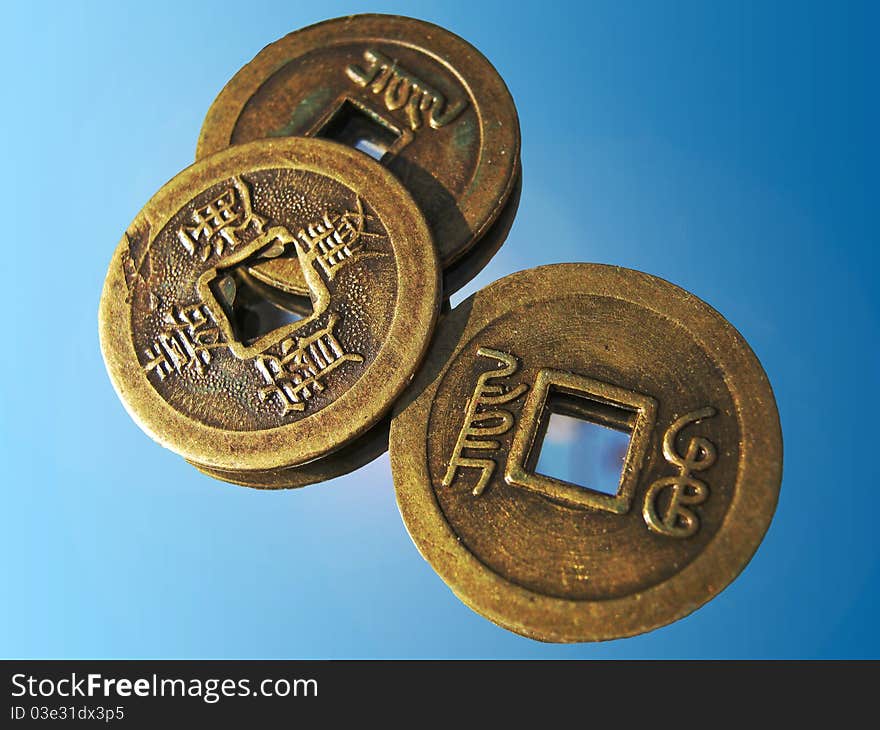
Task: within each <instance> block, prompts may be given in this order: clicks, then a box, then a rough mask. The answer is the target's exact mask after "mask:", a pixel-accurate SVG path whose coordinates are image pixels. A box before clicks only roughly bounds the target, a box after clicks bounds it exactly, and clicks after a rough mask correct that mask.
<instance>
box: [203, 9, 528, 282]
mask: <svg viewBox="0 0 880 730" xmlns="http://www.w3.org/2000/svg"><path fill="white" fill-rule="evenodd" d="M286 135H308V136H324V137H329V138H332V139H336V140H338V141H341V142H345V143H347V144H352V145H353V144H357V143H358V142H363V141H364V140H366V147H364V146H363V145H361V147H362V148H364V149H366V148H371V149H372V150H373V154H380V155H381V154H382V152H383V151H384V156H382V164H383V165H385V166H386V167H387V168H388V169H389V170H391V172H393V173H394V175H395V176H396V177H397V178H398V179H399V180H400V181H401V182H402V183H403V184H404V185H405V186H406V188H407V190H409V191H410V193H411V194H412V196H413V198H414V199H415V200H416V203H417V204H418V205H419V207H420V208H421V209H422V211H423V213H424V214H425V218H426V219H427V221H428V225H429V227H430V228H431V231H432V233H433V235H434V240H435V243H436V246H437V251H438V256H439V258H440V261H441V263H442V265H443V266H444V267H448V266H450V265H452V264H453V263H454V262H455V261H456V260H458V259H459V258H460V257H462V256H463V255H464V254H465V253H466V252H467V251H468V250H469V249H470V248H471V247H472V246H473V245H474V244H475V242H476V241H478V240H479V239H480V238H482V237H483V236H484V235H486V234H487V233H488V232H489V231H490V230H491V228H492V225H493V223H494V222H495V220H496V218H497V217H498V216H499V215H500V214H501V212H502V210H503V209H504V206H505V204H506V202H507V199H508V197H509V195H510V193H511V191H512V190H513V189H514V185H515V182H516V178H517V176H518V174H519V144H520V139H519V122H518V119H517V115H516V109H515V107H514V104H513V100H512V98H511V96H510V93H509V92H508V90H507V87H506V86H505V84H504V82H503V80H502V79H501V77H500V76H499V75H498V72H497V71H496V70H495V69H494V67H493V66H492V65H491V63H489V61H488V60H486V58H485V57H484V56H483V55H482V54H480V52H479V51H477V50H476V49H475V48H474V47H473V46H471V45H470V44H469V43H467V42H466V41H464V40H462V39H461V38H459V37H458V36H456V35H454V34H453V33H450V32H449V31H447V30H444V29H443V28H440V27H438V26H435V25H432V24H430V23H426V22H424V21H420V20H414V19H411V18H402V17H398V16H393V15H356V16H351V17H346V18H337V19H335V20H328V21H325V22H323V23H319V24H317V25H314V26H310V27H308V28H304V29H302V30H298V31H295V32H293V33H290V34H289V35H287V36H285V37H284V38H282V39H280V40H278V41H276V42H275V43H272V44H271V45H269V46H267V47H266V48H264V49H263V50H262V51H261V52H260V53H259V54H258V55H257V56H256V58H254V59H253V60H252V61H251V62H250V63H249V64H247V65H246V66H245V67H244V68H242V69H241V70H240V71H239V72H238V73H237V74H236V75H235V77H234V78H233V79H232V80H231V81H230V82H229V83H228V84H227V85H226V87H225V88H224V89H223V91H221V93H220V94H219V96H218V97H217V99H216V100H215V101H214V103H213V105H212V106H211V109H210V111H209V112H208V115H207V117H206V119H205V122H204V125H203V127H202V131H201V135H200V138H199V144H198V150H197V157H202V156H204V155H205V154H209V153H211V152H216V151H218V150H221V149H223V148H225V147H227V146H229V145H230V144H237V143H241V142H246V141H250V140H253V139H260V138H264V137H281V136H286ZM502 230H503V231H504V232H505V233H506V229H505V228H503V227H502V228H499V229H497V230H496V231H495V233H494V241H493V244H494V245H500V243H501V242H503V237H501V236H499V233H500V232H501V231H502ZM499 239H500V240H499ZM486 250H488V249H486ZM477 260H478V259H477V258H474V259H473V260H472V264H471V270H473V265H474V263H475V262H476V261H477ZM464 271H465V269H460V270H459V274H460V273H463V272H464ZM253 273H254V275H255V276H257V277H259V278H261V279H262V280H263V281H265V282H267V283H270V284H272V285H273V286H275V287H277V288H282V289H287V290H289V291H292V292H295V293H302V292H304V291H305V288H304V287H305V284H304V282H303V281H302V279H301V276H300V273H299V268H298V267H297V265H296V263H295V262H293V261H290V260H285V258H284V257H281V258H276V259H273V260H271V261H266V262H262V263H260V264H258V265H256V266H255V267H254V270H253ZM461 278H462V277H460V276H458V275H456V276H452V277H450V278H449V283H450V284H455V283H457V282H458V281H460V280H461ZM465 281H466V279H465ZM451 293H452V290H451V289H450V288H448V287H447V289H446V295H447V296H448V295H449V294H451Z"/></svg>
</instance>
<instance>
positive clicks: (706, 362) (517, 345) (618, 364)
mask: <svg viewBox="0 0 880 730" xmlns="http://www.w3.org/2000/svg"><path fill="white" fill-rule="evenodd" d="M390 450H391V464H392V469H393V473H394V483H395V489H396V491H397V499H398V504H399V506H400V510H401V513H402V515H403V518H404V521H405V523H406V525H407V528H408V530H409V532H410V534H411V536H412V538H413V540H414V541H415V543H416V545H417V546H418V548H419V550H421V551H422V554H423V555H424V556H425V558H426V559H427V560H428V561H429V562H430V563H431V564H432V565H433V567H434V568H435V569H436V570H437V571H438V572H439V573H440V575H441V577H442V578H443V579H444V580H446V581H447V583H449V585H450V586H451V588H452V589H453V591H455V592H456V594H457V595H458V596H459V597H460V598H461V599H462V600H463V601H464V602H465V603H467V604H468V605H469V606H471V607H472V608H474V609H475V610H476V611H478V612H480V613H482V614H483V615H485V616H487V617H489V618H490V619H492V620H493V621H495V622H497V623H499V624H500V625H502V626H505V627H507V628H509V629H511V630H513V631H517V632H519V633H522V634H525V635H527V636H531V637H534V638H539V639H543V640H548V641H586V640H599V639H609V638H616V637H621V636H629V635H632V634H636V633H640V632H643V631H648V630H650V629H652V628H656V627H657V626H661V625H663V624H666V623H669V622H671V621H673V620H675V619H678V618H680V617H682V616H684V615H686V614H687V613H689V612H691V611H693V610H694V609H695V608H697V607H698V606H699V605H701V604H702V603H704V602H705V601H707V600H709V599H710V598H711V597H712V596H714V595H715V594H716V593H718V592H719V591H720V590H721V589H722V588H723V587H724V586H726V585H727V584H728V583H729V582H730V581H731V580H733V579H734V578H735V577H736V575H737V574H738V573H739V571H740V570H741V569H742V568H743V567H744V566H745V564H746V563H747V562H748V560H749V559H750V557H751V556H752V554H753V553H754V551H755V550H756V548H757V546H758V544H759V543H760V541H761V539H762V537H763V534H764V532H765V530H766V529H767V526H768V525H769V523H770V520H771V518H772V515H773V512H774V509H775V505H776V500H777V495H778V491H779V484H780V478H781V466H782V461H781V460H782V444H781V433H780V429H779V419H778V414H777V412H776V407H775V404H774V400H773V393H772V391H771V389H770V385H769V383H768V381H767V378H766V376H765V374H764V371H763V370H762V368H761V365H760V363H759V362H758V360H757V359H756V358H755V356H754V354H753V353H752V352H751V350H750V349H749V347H748V345H747V344H746V342H745V341H744V340H743V339H742V337H741V336H740V335H739V333H737V332H736V330H735V329H734V328H733V327H732V326H731V325H730V324H729V323H728V322H727V321H726V320H724V319H723V318H722V317H721V316H720V315H719V314H718V313H717V312H715V311H714V310H712V309H711V308H710V307H709V306H708V305H706V304H704V303H703V302H701V301H699V300H698V299H697V298H696V297H694V296H693V295H690V294H688V293H687V292H684V291H683V290H681V289H679V288H677V287H675V286H673V285H671V284H669V283H667V282H664V281H662V280H660V279H657V278H655V277H651V276H648V275H646V274H641V273H638V272H634V271H630V270H627V269H621V268H617V267H609V266H599V265H590V264H560V265H554V266H545V267H541V268H538V269H533V270H530V271H525V272H521V273H519V274H514V275H512V276H509V277H506V278H504V279H502V280H501V281H498V282H496V283H494V284H492V285H491V286H489V287H487V288H486V289H484V290H482V291H480V292H478V293H477V294H476V295H474V296H473V297H471V298H469V299H467V300H465V301H464V302H463V303H462V304H460V305H459V306H458V307H456V308H455V309H453V310H452V311H451V312H450V313H449V314H448V315H446V316H445V317H444V318H443V321H442V325H441V326H440V327H439V328H438V332H437V336H436V337H435V340H434V342H433V343H432V346H431V350H430V351H429V355H428V357H427V359H426V362H425V364H424V366H423V368H422V370H421V371H420V374H419V375H418V376H417V379H416V381H415V382H414V384H413V386H412V387H411V388H410V389H409V390H408V391H407V393H406V394H405V396H404V397H403V398H402V399H401V401H400V402H399V403H398V405H397V406H396V407H395V417H394V419H393V421H392V427H391V437H390Z"/></svg>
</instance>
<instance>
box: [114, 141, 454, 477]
mask: <svg viewBox="0 0 880 730" xmlns="http://www.w3.org/2000/svg"><path fill="white" fill-rule="evenodd" d="M291 250H292V251H294V252H295V260H296V261H297V263H298V265H299V266H300V268H301V275H302V278H303V281H305V282H306V283H307V285H308V297H305V298H302V297H300V298H299V299H298V301H297V303H296V304H295V305H291V306H290V307H288V308H287V309H285V308H282V307H279V306H278V302H277V301H276V302H270V301H268V299H266V298H265V297H264V296H263V293H261V292H260V291H257V290H255V289H253V288H252V287H251V286H250V285H249V283H248V279H247V276H245V275H243V269H247V268H249V267H250V266H251V265H252V264H253V263H254V262H256V261H261V260H265V259H271V258H275V257H278V256H283V255H286V254H287V253H288V252H290V251H291ZM438 279H439V276H438V268H437V263H436V256H435V253H434V248H433V245H432V241H431V235H430V232H429V230H428V227H427V225H426V224H425V220H424V217H423V216H422V214H421V212H420V211H419V209H418V206H417V205H416V204H415V202H414V201H413V200H412V198H411V196H410V195H409V194H408V193H407V191H406V190H405V189H404V188H403V186H402V185H401V184H400V183H399V182H398V181H397V180H396V178H394V176H393V175H391V174H390V173H389V172H388V171H387V170H386V169H385V168H383V167H382V166H381V165H379V164H378V163H376V162H375V161H374V160H371V159H369V158H368V157H367V156H365V155H362V154H360V153H359V152H357V151H355V150H353V149H351V148H349V147H345V146H343V145H340V144H337V143H334V142H329V141H326V140H319V139H294V138H285V139H278V140H264V141H259V142H254V143H250V144H247V145H241V146H237V147H234V148H230V149H228V150H225V151H223V152H220V153H218V154H217V155H212V156H210V157H207V158H205V159H204V160H202V161H200V162H198V163H196V164H195V165H193V166H192V167H190V168H188V169H187V170H184V171H183V172H182V173H180V174H179V175H178V176H177V177H175V178H174V179H173V180H172V181H171V182H169V183H168V184H166V185H165V186H164V187H163V188H162V189H161V190H160V191H159V192H158V193H157V194H156V195H155V196H154V197H153V198H152V199H151V200H150V202H149V203H147V205H146V206H145V208H144V209H143V210H142V211H141V213H140V214H139V215H138V216H137V218H135V220H134V222H133V223H132V225H131V226H130V227H129V229H128V231H127V232H126V234H125V235H124V236H123V238H122V241H121V242H120V244H119V246H118V248H117V250H116V253H115V254H114V257H113V260H112V262H111V264H110V270H109V272H108V274H107V279H106V282H105V285H104V291H103V294H102V298H101V305H100V313H99V320H100V321H99V325H100V335H101V347H102V351H103V354H104V359H105V362H106V364H107V368H108V371H109V373H110V377H111V380H112V381H113V384H114V386H115V387H116V390H117V392H118V393H119V395H120V397H121V399H122V401H123V403H124V404H125V406H126V408H127V409H128V410H129V412H130V413H131V414H132V416H133V417H134V418H135V420H136V421H137V422H138V423H139V424H140V425H141V427H142V428H143V429H144V430H145V431H147V433H148V434H150V435H151V436H152V437H153V438H154V439H156V440H157V441H159V442H160V443H161V444H163V445H164V446H167V447H168V448H170V449H172V450H174V451H176V452H177V453H179V454H181V455H182V456H184V457H185V458H186V459H188V460H190V461H193V462H196V463H198V464H200V465H204V466H205V467H208V468H213V469H221V470H258V471H265V470H274V469H281V468H284V467H288V466H292V465H296V464H302V463H306V462H309V461H311V460H313V459H317V458H319V457H322V456H325V455H327V454H329V453H331V452H333V451H335V450H336V449H340V448H342V447H343V446H344V445H345V444H347V443H349V442H351V441H352V440H354V439H355V438H356V437H358V436H360V435H361V434H363V433H365V432H366V431H367V430H368V429H369V428H370V427H371V426H372V425H374V424H375V423H377V422H378V421H379V419H380V418H381V417H382V416H383V414H385V413H386V412H387V411H388V409H389V408H390V406H391V404H392V403H393V401H394V399H395V398H396V397H397V395H398V394H399V393H400V391H401V390H402V389H403V387H404V386H405V385H406V384H407V383H408V382H409V380H410V379H411V377H412V375H413V372H414V371H415V369H416V367H417V365H418V363H419V362H420V360H421V358H422V356H423V354H424V351H425V348H426V346H427V342H428V340H429V337H430V334H431V331H432V328H433V323H434V319H435V316H436V312H437V309H438V304H439V281H438Z"/></svg>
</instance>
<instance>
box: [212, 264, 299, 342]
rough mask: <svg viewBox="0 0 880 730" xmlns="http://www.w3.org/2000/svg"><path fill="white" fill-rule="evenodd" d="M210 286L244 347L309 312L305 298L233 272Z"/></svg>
mask: <svg viewBox="0 0 880 730" xmlns="http://www.w3.org/2000/svg"><path fill="white" fill-rule="evenodd" d="M212 287H213V289H214V294H215V295H216V297H217V300H218V301H219V302H220V303H221V305H222V306H223V309H224V310H225V312H226V316H227V317H228V318H229V321H230V323H231V324H232V331H233V332H234V333H235V338H236V340H238V341H239V342H241V343H242V344H244V345H247V346H250V345H251V344H253V343H254V342H255V341H256V340H258V339H259V338H260V337H262V336H263V335H267V334H269V333H270V332H273V331H275V330H277V329H280V328H281V327H284V326H285V325H288V324H292V323H293V322H298V321H299V320H301V319H305V318H306V317H308V316H309V315H311V314H312V312H313V309H312V301H311V299H309V297H304V296H296V295H293V294H288V293H287V292H283V291H280V290H276V289H274V288H273V287H269V286H268V285H257V284H254V283H252V282H251V281H250V279H249V278H247V277H244V276H242V275H241V274H240V273H239V272H237V271H230V272H229V273H227V274H226V275H225V276H222V277H221V278H219V279H218V280H217V281H216V282H214V283H213V284H212Z"/></svg>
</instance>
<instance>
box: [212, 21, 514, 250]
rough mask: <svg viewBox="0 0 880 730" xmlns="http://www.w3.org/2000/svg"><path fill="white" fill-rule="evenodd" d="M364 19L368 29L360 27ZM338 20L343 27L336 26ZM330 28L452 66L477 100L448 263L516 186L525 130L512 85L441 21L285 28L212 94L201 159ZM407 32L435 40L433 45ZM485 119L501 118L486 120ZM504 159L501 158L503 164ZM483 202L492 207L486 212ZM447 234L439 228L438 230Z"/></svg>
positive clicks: (227, 139) (224, 141)
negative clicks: (461, 234) (473, 149)
mask: <svg viewBox="0 0 880 730" xmlns="http://www.w3.org/2000/svg"><path fill="white" fill-rule="evenodd" d="M359 24H360V25H363V26H364V27H363V28H362V29H361V28H358V27H356V26H357V25H359ZM337 25H338V26H340V27H339V28H335V27H333V26H337ZM328 30H329V31H330V32H332V33H334V34H335V35H336V37H337V38H338V39H339V40H340V41H343V40H344V41H350V42H356V41H357V40H359V39H364V40H376V41H383V40H384V41H385V42H392V43H396V44H399V45H403V46H406V47H408V48H412V49H413V50H415V51H418V52H420V53H424V54H425V55H427V56H430V57H431V58H433V59H434V60H435V61H437V62H438V63H439V64H440V65H442V66H444V67H445V68H447V69H448V70H449V71H450V73H451V74H452V75H453V76H454V77H455V78H456V79H458V81H459V83H461V84H462V86H464V88H465V89H466V90H467V92H468V94H469V96H470V98H471V99H472V100H473V103H474V107H475V110H476V112H477V118H478V119H479V124H480V152H479V158H478V160H477V164H476V167H475V169H474V173H473V175H472V177H471V179H470V182H469V184H468V187H467V188H466V190H465V192H464V193H463V194H462V195H461V196H460V197H456V202H457V208H458V211H459V212H460V213H461V215H462V217H463V218H464V220H465V222H466V223H467V225H468V228H469V230H470V232H471V234H470V238H469V240H467V241H464V242H463V243H462V245H461V246H460V247H456V248H455V251H454V253H453V254H452V255H450V256H449V257H448V258H445V259H443V260H442V261H441V264H442V266H444V267H445V266H449V265H450V264H452V263H453V262H455V261H456V260H458V259H459V258H461V257H462V256H463V255H464V254H465V253H467V251H469V250H470V249H471V247H473V245H474V244H475V243H476V242H477V241H478V240H479V239H480V238H481V237H482V236H483V235H484V233H485V232H486V231H487V229H488V228H489V226H491V225H492V223H494V221H495V219H496V218H497V217H498V215H499V214H500V213H501V210H502V208H503V207H504V203H505V202H506V201H507V198H508V196H509V195H510V193H511V191H512V190H513V188H514V185H515V183H516V174H517V172H518V170H519V158H520V128H519V116H518V114H517V111H516V106H515V104H514V102H513V97H512V96H511V94H510V90H509V89H508V88H507V84H506V83H505V82H504V79H503V78H502V77H501V74H499V73H498V71H497V69H496V68H495V67H494V66H493V65H492V63H491V61H489V59H488V58H486V57H485V56H484V55H483V54H482V53H481V52H480V51H479V50H478V49H477V48H475V47H474V46H472V45H471V44H470V43H469V42H468V41H466V40H464V39H463V38H461V37H460V36H458V35H456V34H455V33H453V32H452V31H449V30H447V29H446V28H443V27H441V26H439V25H435V24H434V23H430V22H428V21H425V20H419V19H417V18H410V17H406V16H403V15H384V14H381V13H363V14H359V15H349V16H343V17H339V18H332V19H330V20H325V21H322V22H320V23H316V24H314V25H310V26H307V27H305V28H301V29H299V30H295V31H292V32H291V33H288V34H287V35H286V36H284V37H283V38H279V39H278V40H277V41H274V42H273V43H270V44H269V45H268V46H266V47H265V48H263V50H261V51H260V52H259V53H258V54H257V55H256V56H254V58H253V59H252V60H251V61H249V62H248V63H247V64H245V65H244V66H243V67H242V68H241V69H239V71H238V72H237V73H236V74H235V75H234V76H233V77H232V78H231V79H230V80H229V81H228V82H227V84H226V86H224V87H223V89H222V90H221V91H220V93H219V94H218V95H217V97H216V98H215V99H214V101H213V102H212V104H211V106H210V108H209V109H208V113H207V114H206V115H205V120H204V122H203V123H202V128H201V130H200V131H199V139H198V142H197V145H196V159H197V160H198V159H201V158H202V157H204V156H205V155H207V154H210V153H212V152H216V151H218V150H220V149H224V148H226V147H228V146H229V145H230V144H231V139H232V133H233V132H234V130H235V125H236V123H237V122H238V119H239V117H240V116H241V113H242V111H243V110H244V107H245V105H246V104H247V102H248V101H249V100H250V99H251V97H253V95H254V94H256V93H257V91H259V89H260V87H261V86H262V85H263V84H264V83H265V82H266V81H267V80H268V79H269V78H270V77H271V76H272V75H274V74H275V73H276V72H278V71H279V70H280V69H281V68H283V67H284V66H285V65H287V64H289V63H292V62H294V61H295V60H296V59H297V58H299V57H301V56H303V55H304V54H305V53H308V52H310V51H313V50H316V49H319V48H321V47H324V46H326V45H327V32H328ZM404 38H411V39H416V38H430V39H431V44H432V47H431V48H426V47H424V46H420V45H418V44H417V43H416V42H415V41H410V42H407V41H405V40H404ZM453 59H455V60H453ZM489 110H490V111H489ZM487 112H489V113H488V114H487ZM487 117H488V119H490V120H498V119H500V120H501V121H500V122H496V123H494V124H489V123H487ZM499 161H503V162H504V164H498V163H499ZM487 191H489V192H487ZM481 199H483V200H489V201H490V205H488V206H477V205H476V204H475V202H474V201H478V200H481ZM486 208H489V209H488V210H486V211H485V213H481V211H482V210H485V209H486ZM442 233H443V232H442V231H438V232H437V234H438V236H439V235H441V234H442Z"/></svg>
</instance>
